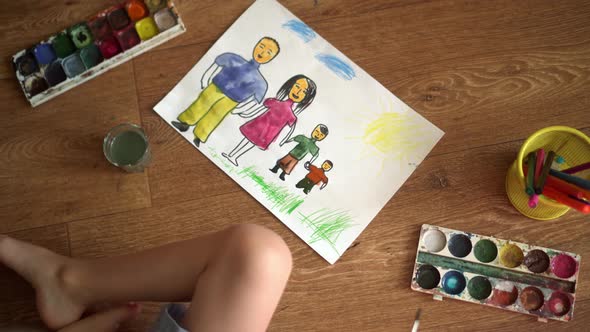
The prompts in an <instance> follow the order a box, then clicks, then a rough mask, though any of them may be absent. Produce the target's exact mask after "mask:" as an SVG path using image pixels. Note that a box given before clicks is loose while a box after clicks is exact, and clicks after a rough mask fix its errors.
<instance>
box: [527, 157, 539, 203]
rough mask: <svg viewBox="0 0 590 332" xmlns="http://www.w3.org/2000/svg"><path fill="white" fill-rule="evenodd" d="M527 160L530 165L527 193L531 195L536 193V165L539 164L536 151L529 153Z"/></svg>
mask: <svg viewBox="0 0 590 332" xmlns="http://www.w3.org/2000/svg"><path fill="white" fill-rule="evenodd" d="M526 162H527V165H528V167H529V170H528V172H527V175H526V193H527V194H528V195H529V196H531V195H532V194H534V193H535V165H536V164H537V157H536V156H535V152H531V153H529V155H528V156H527V159H526Z"/></svg>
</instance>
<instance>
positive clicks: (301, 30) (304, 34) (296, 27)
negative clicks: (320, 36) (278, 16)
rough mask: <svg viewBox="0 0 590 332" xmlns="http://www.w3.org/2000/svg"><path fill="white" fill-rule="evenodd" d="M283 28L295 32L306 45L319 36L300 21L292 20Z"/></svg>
mask: <svg viewBox="0 0 590 332" xmlns="http://www.w3.org/2000/svg"><path fill="white" fill-rule="evenodd" d="M283 28H285V29H288V30H291V31H293V32H295V34H296V35H297V36H298V37H299V38H301V39H302V40H303V41H304V42H306V43H308V42H310V41H312V40H313V39H314V38H315V37H316V36H317V35H316V33H315V32H314V31H313V29H312V28H310V27H309V26H308V25H307V24H305V23H303V22H301V21H299V20H290V21H288V22H287V23H285V24H283Z"/></svg>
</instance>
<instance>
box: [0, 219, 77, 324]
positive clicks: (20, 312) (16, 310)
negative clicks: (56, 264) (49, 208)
mask: <svg viewBox="0 0 590 332" xmlns="http://www.w3.org/2000/svg"><path fill="white" fill-rule="evenodd" d="M7 235H9V236H12V237H14V238H16V239H19V240H23V241H27V242H31V243H34V244H36V245H39V246H42V247H45V248H48V249H50V250H53V251H55V252H57V253H59V254H61V255H69V254H70V248H69V243H68V231H67V227H66V225H65V224H60V225H53V226H47V227H40V228H35V229H30V230H26V231H19V232H15V233H10V234H7ZM0 289H1V290H2V291H1V292H0V328H1V327H5V326H8V325H13V324H19V325H21V324H23V323H26V324H27V325H41V324H42V323H41V321H40V319H39V316H38V315H37V309H36V307H35V292H34V290H33V288H32V287H31V286H30V285H29V284H28V283H27V282H26V281H25V280H24V279H22V278H21V277H19V276H18V275H17V274H16V273H14V272H13V271H12V270H9V269H8V268H6V267H4V266H3V265H1V264H0Z"/></svg>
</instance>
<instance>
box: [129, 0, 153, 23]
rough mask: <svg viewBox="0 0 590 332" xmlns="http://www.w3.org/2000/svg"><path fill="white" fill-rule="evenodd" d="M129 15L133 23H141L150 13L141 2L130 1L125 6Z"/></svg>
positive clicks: (136, 0) (137, 0)
mask: <svg viewBox="0 0 590 332" xmlns="http://www.w3.org/2000/svg"><path fill="white" fill-rule="evenodd" d="M125 10H127V15H128V16H129V18H130V19H131V20H132V21H134V22H135V21H139V20H141V19H142V18H144V17H146V16H148V15H149V13H150V11H149V10H148V9H147V7H146V6H145V4H144V3H143V1H141V0H129V1H127V3H126V4H125Z"/></svg>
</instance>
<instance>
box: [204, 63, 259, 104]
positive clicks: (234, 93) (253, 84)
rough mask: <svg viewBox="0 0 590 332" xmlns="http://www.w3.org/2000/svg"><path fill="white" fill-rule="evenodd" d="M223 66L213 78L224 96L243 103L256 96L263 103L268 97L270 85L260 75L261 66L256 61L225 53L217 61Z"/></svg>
mask: <svg viewBox="0 0 590 332" xmlns="http://www.w3.org/2000/svg"><path fill="white" fill-rule="evenodd" d="M215 63H216V64H217V65H218V66H221V67H222V69H221V71H220V72H219V74H217V75H215V77H213V84H215V85H217V87H218V88H219V90H221V92H223V94H224V95H226V96H228V97H229V98H231V99H232V100H234V101H236V102H238V103H242V102H244V101H246V100H248V98H250V97H252V96H254V99H256V101H257V102H258V103H261V102H262V100H263V99H264V96H265V95H266V91H267V89H268V84H267V83H266V80H265V79H264V77H263V76H262V74H261V73H260V70H259V68H260V64H259V63H258V62H256V61H254V59H252V60H250V61H246V60H245V59H244V58H242V57H241V56H239V55H237V54H234V53H223V54H221V55H220V56H218V57H217V59H215Z"/></svg>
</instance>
